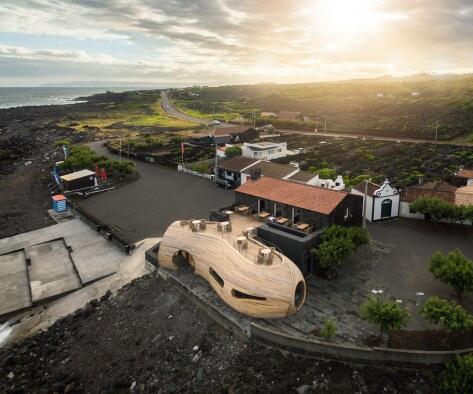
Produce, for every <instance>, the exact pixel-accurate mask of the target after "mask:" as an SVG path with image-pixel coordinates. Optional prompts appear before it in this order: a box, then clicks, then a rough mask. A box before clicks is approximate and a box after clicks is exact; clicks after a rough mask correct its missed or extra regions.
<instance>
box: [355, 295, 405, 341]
mask: <svg viewBox="0 0 473 394" xmlns="http://www.w3.org/2000/svg"><path fill="white" fill-rule="evenodd" d="M360 316H361V318H362V319H363V320H366V321H367V322H370V323H372V324H375V325H376V326H378V328H379V336H380V337H381V336H382V335H383V333H386V332H389V331H391V330H393V329H395V328H396V329H399V328H402V327H404V326H405V325H406V324H407V322H408V321H409V318H410V314H409V312H408V311H407V310H406V309H405V308H402V307H401V306H400V305H399V304H398V303H397V302H395V301H392V300H380V299H378V298H374V297H371V298H369V299H368V300H367V301H365V302H364V303H363V304H362V305H361V306H360Z"/></svg>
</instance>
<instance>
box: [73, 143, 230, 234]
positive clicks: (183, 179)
mask: <svg viewBox="0 0 473 394" xmlns="http://www.w3.org/2000/svg"><path fill="white" fill-rule="evenodd" d="M90 146H91V148H93V149H94V150H96V151H97V152H98V153H100V154H105V155H107V156H111V155H110V154H109V153H108V151H107V150H106V148H105V147H103V145H102V142H100V141H99V142H94V143H92V144H90ZM114 158H116V156H114ZM135 163H136V167H137V170H138V172H139V174H140V178H139V179H138V180H137V181H135V182H132V183H130V184H127V185H123V186H121V187H119V188H118V189H116V190H112V191H110V192H106V193H102V194H99V195H96V196H93V197H90V198H88V199H86V200H83V201H81V202H80V204H79V205H81V206H82V207H83V208H85V209H86V210H87V211H89V212H90V213H92V214H93V215H94V216H96V217H98V218H99V219H101V220H102V221H103V222H105V223H106V224H108V225H110V226H117V227H118V228H119V229H121V231H122V235H123V236H124V237H125V238H126V239H127V240H129V241H131V242H136V241H139V240H142V239H144V238H148V237H159V236H162V235H163V233H164V231H165V230H166V228H167V227H168V226H169V224H171V223H172V222H173V221H175V220H179V219H188V218H205V217H208V213H209V210H210V209H213V208H219V207H224V206H228V205H230V204H232V203H233V201H234V195H233V191H231V190H224V189H221V188H219V187H217V186H216V185H215V184H214V183H213V182H211V181H209V180H207V179H203V178H199V177H196V176H192V175H188V174H183V173H181V172H177V171H176V170H172V169H169V168H166V167H160V166H156V165H152V164H148V163H144V162H140V161H136V162H135Z"/></svg>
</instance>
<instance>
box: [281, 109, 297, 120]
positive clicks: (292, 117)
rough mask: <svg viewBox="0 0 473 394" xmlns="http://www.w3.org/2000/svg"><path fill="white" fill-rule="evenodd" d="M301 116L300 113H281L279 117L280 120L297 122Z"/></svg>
mask: <svg viewBox="0 0 473 394" xmlns="http://www.w3.org/2000/svg"><path fill="white" fill-rule="evenodd" d="M300 115H301V113H300V112H291V111H279V114H278V117H279V119H280V120H297V119H298V118H299V116H300Z"/></svg>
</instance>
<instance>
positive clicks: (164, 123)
mask: <svg viewBox="0 0 473 394" xmlns="http://www.w3.org/2000/svg"><path fill="white" fill-rule="evenodd" d="M150 108H151V110H152V113H150V114H149V115H148V114H147V115H139V116H132V117H130V118H128V119H127V120H126V121H125V122H124V123H125V125H127V126H144V127H149V126H159V127H168V128H173V129H192V128H195V127H196V124H195V123H192V122H187V121H185V120H180V119H175V118H172V117H170V116H169V115H167V114H166V112H164V110H163V108H162V107H161V100H159V101H157V102H156V103H154V104H153V105H151V106H150Z"/></svg>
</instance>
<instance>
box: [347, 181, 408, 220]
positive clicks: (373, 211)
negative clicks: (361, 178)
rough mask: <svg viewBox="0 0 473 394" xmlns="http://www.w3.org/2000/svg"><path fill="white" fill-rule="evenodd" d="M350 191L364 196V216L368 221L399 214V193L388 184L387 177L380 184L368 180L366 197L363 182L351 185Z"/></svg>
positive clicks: (390, 217)
mask: <svg viewBox="0 0 473 394" xmlns="http://www.w3.org/2000/svg"><path fill="white" fill-rule="evenodd" d="M351 193H352V194H355V195H358V196H362V197H363V198H366V211H365V217H366V219H368V220H369V221H370V222H375V221H377V220H386V219H392V218H396V217H398V216H399V204H400V197H399V193H398V191H397V189H396V188H394V187H393V186H391V185H390V184H389V181H388V180H387V179H386V180H385V181H384V183H383V184H382V185H377V184H376V183H373V182H368V185H367V194H366V197H365V182H362V183H360V184H359V185H357V186H355V187H353V188H352V189H351Z"/></svg>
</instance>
